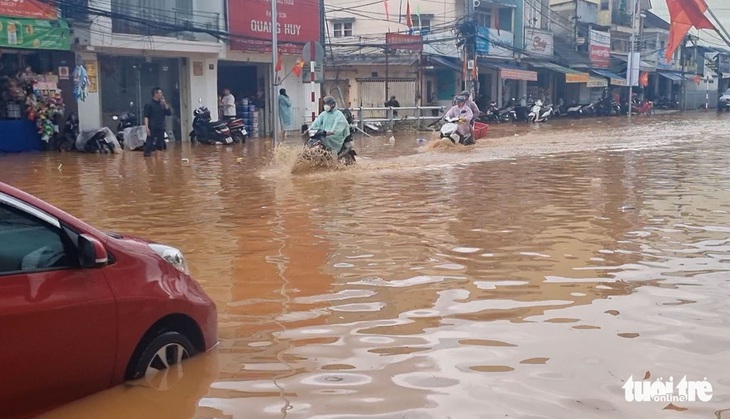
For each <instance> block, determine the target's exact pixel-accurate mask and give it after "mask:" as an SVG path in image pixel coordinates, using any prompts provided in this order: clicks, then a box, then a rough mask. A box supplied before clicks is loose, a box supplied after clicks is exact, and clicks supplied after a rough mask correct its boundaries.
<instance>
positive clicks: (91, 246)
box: [79, 234, 109, 269]
mask: <svg viewBox="0 0 730 419" xmlns="http://www.w3.org/2000/svg"><path fill="white" fill-rule="evenodd" d="M108 263H109V254H108V253H107V251H106V248H104V245H103V244H101V242H100V241H99V240H97V239H96V238H94V237H92V236H89V235H87V234H82V235H80V236H79V264H80V265H81V268H83V269H94V268H100V267H102V266H106V265H107V264H108Z"/></svg>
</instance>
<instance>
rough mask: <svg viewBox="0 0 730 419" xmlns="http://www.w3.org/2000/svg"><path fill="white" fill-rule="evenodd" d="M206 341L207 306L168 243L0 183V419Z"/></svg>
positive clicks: (153, 366) (136, 373)
mask: <svg viewBox="0 0 730 419" xmlns="http://www.w3.org/2000/svg"><path fill="white" fill-rule="evenodd" d="M217 343H218V326H217V312H216V308H215V304H214V303H213V301H212V300H211V299H210V298H209V297H208V296H207V295H206V294H205V292H203V290H202V289H201V288H200V286H199V285H198V283H197V282H195V281H194V280H193V279H192V278H191V277H190V276H189V274H188V268H187V264H186V262H185V259H184V258H183V256H182V254H181V253H180V251H179V250H177V249H175V248H172V247H169V246H164V245H161V244H155V243H149V242H146V241H143V240H140V239H135V238H131V237H123V236H120V235H117V234H113V233H105V232H101V231H99V230H97V229H95V228H93V227H91V226H89V225H88V224H86V223H84V222H82V221H80V220H78V219H76V218H74V217H72V216H71V215H69V214H67V213H65V212H63V211H61V210H59V209H57V208H55V207H53V206H51V205H49V204H47V203H45V202H43V201H41V200H39V199H37V198H34V197H33V196H31V195H28V194H26V193H24V192H22V191H20V190H18V189H15V188H13V187H11V186H9V185H6V184H4V183H2V182H0V417H2V418H20V417H23V418H24V417H32V416H35V415H37V414H39V413H41V412H44V411H47V410H49V409H51V408H53V407H56V406H58V405H60V404H63V403H66V402H69V401H71V400H74V399H77V398H80V397H83V396H86V395H88V394H91V393H94V392H97V391H99V390H103V389H106V388H109V387H112V386H115V385H117V384H120V383H122V382H124V381H125V380H136V379H140V378H146V379H148V380H154V377H155V375H157V374H158V373H160V371H162V370H164V369H165V368H166V367H168V366H171V365H174V364H177V363H179V362H180V361H182V360H184V359H186V358H188V357H190V356H192V355H194V354H196V353H200V352H204V351H207V350H209V349H210V348H212V347H213V346H215V345H216V344H217ZM160 375H162V374H160Z"/></svg>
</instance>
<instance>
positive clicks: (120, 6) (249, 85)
mask: <svg viewBox="0 0 730 419" xmlns="http://www.w3.org/2000/svg"><path fill="white" fill-rule="evenodd" d="M87 3H88V4H87V5H86V9H88V10H90V12H86V13H79V11H80V10H83V9H81V8H79V9H75V10H72V11H69V12H68V19H69V21H70V23H71V25H72V32H73V33H72V37H73V42H72V44H73V49H74V51H75V52H76V57H77V61H78V62H79V63H81V64H83V65H84V66H85V67H86V69H87V72H88V74H89V91H88V96H87V97H86V99H85V100H84V101H81V102H79V104H78V108H79V115H80V125H81V128H82V129H94V128H98V127H99V126H108V127H111V128H112V129H114V128H115V127H116V126H115V123H114V122H113V119H112V118H113V116H114V115H117V114H119V113H121V112H125V111H128V110H130V109H131V110H132V111H134V112H135V113H137V114H138V115H140V114H141V111H142V108H143V106H144V104H145V103H147V102H148V101H149V100H150V91H151V89H152V88H153V87H160V88H162V89H163V91H164V93H165V96H166V99H167V101H168V103H169V104H170V106H171V108H172V112H173V115H172V117H171V118H168V132H169V133H170V134H172V137H173V138H174V139H176V140H182V141H187V140H189V138H188V133H189V131H190V130H191V126H192V120H193V111H194V110H195V108H197V107H198V106H200V105H201V104H202V105H205V106H207V107H208V108H209V109H210V111H211V113H212V117H213V118H214V119H216V118H217V117H218V116H219V115H218V102H219V96H220V94H221V91H222V89H223V88H226V87H227V88H230V89H231V91H232V93H233V94H234V96H235V97H236V99H237V108H238V112H239V116H242V117H244V118H246V120H247V122H248V124H249V125H248V129H249V131H253V132H255V134H256V135H258V134H260V135H270V134H271V133H272V132H273V128H274V123H273V122H274V121H273V118H272V114H273V112H272V109H273V108H272V106H275V104H276V103H277V99H278V98H277V96H276V95H274V94H273V87H272V85H274V84H276V85H277V86H276V88H277V90H278V88H279V87H282V88H286V89H287V91H288V93H289V95H290V97H291V98H292V101H293V102H294V103H295V106H294V109H293V111H294V117H295V121H294V123H293V124H292V126H291V127H290V128H291V129H297V130H298V129H299V126H300V123H306V122H307V121H311V110H312V105H311V99H310V93H309V90H310V87H309V83H308V80H307V83H306V85H305V83H304V81H303V76H302V75H299V76H296V75H294V74H292V71H291V70H292V69H293V68H294V67H295V65H296V62H297V58H298V57H300V56H301V50H302V47H303V43H304V42H306V41H319V39H320V31H319V25H318V23H317V24H315V25H314V28H315V29H314V30H310V31H309V32H307V33H302V32H301V26H302V24H303V23H305V20H306V19H311V18H312V16H313V17H314V19H315V20H316V21H317V22H318V20H319V14H320V13H319V10H320V9H319V6H318V4H317V3H313V2H311V1H307V0H288V1H285V2H283V3H284V4H283V5H281V6H280V10H281V11H280V13H279V15H280V17H279V24H280V27H279V34H280V35H279V36H280V39H283V41H284V42H282V48H280V49H279V51H280V54H279V57H280V58H279V59H277V60H276V61H277V63H274V59H273V56H272V53H271V25H270V23H269V22H270V19H271V17H270V16H271V14H270V12H269V10H270V7H271V3H269V2H267V1H265V0H229V1H226V0H154V1H152V0H88V2H87ZM280 3H281V1H280ZM297 3H299V4H298V5H297ZM304 4H306V6H303V5H304ZM297 7H299V8H304V9H306V8H307V7H309V9H314V11H311V10H310V11H309V12H308V14H297V13H292V12H291V10H293V9H295V8H297ZM287 11H289V13H288V14H287ZM72 12H75V13H72ZM306 23H307V24H309V23H311V22H306ZM297 26H299V28H297ZM310 26H311V25H310ZM296 30H299V31H300V32H296V33H294V31H296ZM290 32H291V33H292V34H291V35H290V36H289V38H287V35H288V34H289V33H290ZM292 37H296V38H297V39H298V40H299V41H301V42H298V43H297V44H295V45H292V44H287V43H286V41H287V40H288V39H290V38H292ZM287 48H288V49H287ZM297 49H298V50H297ZM277 64H279V67H280V68H281V71H279V72H278V74H277V76H278V77H277V78H276V79H275V78H274V67H275V66H276V65H277ZM316 90H317V97H318V96H319V89H316ZM252 106H254V107H255V110H254V109H253V108H250V107H252Z"/></svg>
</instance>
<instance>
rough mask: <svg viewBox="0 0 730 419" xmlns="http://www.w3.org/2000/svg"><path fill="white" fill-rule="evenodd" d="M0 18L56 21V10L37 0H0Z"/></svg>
mask: <svg viewBox="0 0 730 419" xmlns="http://www.w3.org/2000/svg"><path fill="white" fill-rule="evenodd" d="M0 16H12V17H26V18H32V19H51V20H53V19H58V12H57V11H56V8H55V7H53V6H51V5H48V4H44V3H41V2H40V1H38V0H0Z"/></svg>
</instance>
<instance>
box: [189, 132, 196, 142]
mask: <svg viewBox="0 0 730 419" xmlns="http://www.w3.org/2000/svg"><path fill="white" fill-rule="evenodd" d="M197 142H198V138H197V137H196V136H195V131H190V144H197Z"/></svg>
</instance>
